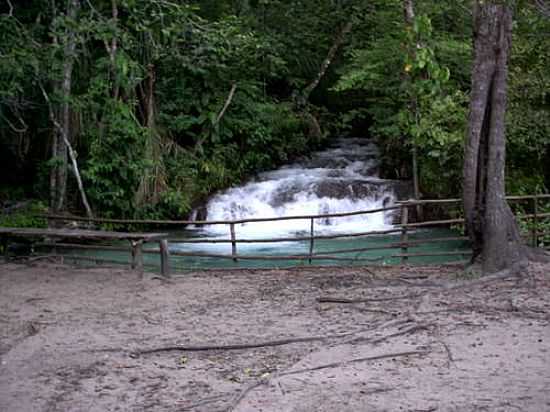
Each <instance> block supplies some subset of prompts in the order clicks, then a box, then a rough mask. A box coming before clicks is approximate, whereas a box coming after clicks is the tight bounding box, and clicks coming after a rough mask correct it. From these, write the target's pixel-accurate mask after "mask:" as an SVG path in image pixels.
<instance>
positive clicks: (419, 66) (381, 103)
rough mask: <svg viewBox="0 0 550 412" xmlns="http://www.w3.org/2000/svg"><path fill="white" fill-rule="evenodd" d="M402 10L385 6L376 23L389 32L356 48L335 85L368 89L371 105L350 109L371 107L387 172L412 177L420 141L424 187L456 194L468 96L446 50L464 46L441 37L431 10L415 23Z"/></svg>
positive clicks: (359, 113)
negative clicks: (412, 156) (412, 161)
mask: <svg viewBox="0 0 550 412" xmlns="http://www.w3.org/2000/svg"><path fill="white" fill-rule="evenodd" d="M399 11H400V10H399V9H398V8H389V7H388V6H386V8H384V7H382V8H381V9H380V11H379V12H378V15H379V16H380V19H381V22H379V23H378V24H379V27H378V28H377V29H376V30H379V31H381V32H382V36H381V37H376V38H372V39H367V40H366V42H365V43H364V45H363V47H361V48H357V49H353V50H352V51H350V60H351V64H350V65H349V68H347V70H345V71H344V73H343V75H342V77H341V78H340V80H339V82H338V83H337V85H336V87H335V90H336V91H339V92H342V93H345V92H349V91H354V90H357V89H360V90H362V91H363V92H364V94H365V101H366V102H367V103H368V106H366V107H365V108H364V109H362V110H358V109H354V110H352V112H350V114H349V115H348V116H350V117H351V119H352V120H356V119H357V116H365V114H368V115H370V119H371V127H370V131H371V133H372V134H373V135H374V136H376V137H377V138H378V140H379V142H380V144H381V146H382V152H383V161H384V169H385V171H386V175H389V176H392V177H401V178H403V177H405V178H406V177H410V173H411V172H410V170H409V167H410V166H409V165H410V150H411V148H412V147H413V146H415V147H416V149H417V151H418V155H419V163H420V183H421V187H422V191H423V192H424V193H425V194H427V195H428V196H430V195H436V196H443V197H444V196H446V195H449V194H456V191H457V190H459V189H460V180H461V162H462V152H463V149H462V144H463V139H464V133H465V125H466V122H465V119H466V108H467V97H466V94H465V93H464V92H463V91H462V90H460V89H457V88H456V80H453V76H452V73H451V71H450V69H449V67H448V66H447V65H446V64H442V63H441V61H440V59H439V58H438V50H439V49H440V48H447V49H450V48H452V47H455V48H456V43H457V41H456V40H452V41H451V40H449V39H439V38H436V37H435V36H434V31H433V27H432V20H431V17H429V16H428V15H426V14H419V15H418V16H417V17H416V18H415V20H414V22H413V24H412V26H411V27H408V26H407V25H406V24H405V22H404V21H403V17H402V15H401V14H400V13H399ZM392 23H393V24H392ZM388 26H391V27H392V28H393V29H391V30H390V29H388V28H387V27H388ZM396 50H400V51H401V53H396V52H395V51H396ZM453 58H456V57H453ZM445 63H447V62H445ZM442 176H443V177H444V179H442V178H441V177H442Z"/></svg>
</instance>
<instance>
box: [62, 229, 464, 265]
mask: <svg viewBox="0 0 550 412" xmlns="http://www.w3.org/2000/svg"><path fill="white" fill-rule="evenodd" d="M196 235H197V233H196V232H191V231H179V232H172V233H171V237H172V238H173V239H176V238H177V239H182V238H186V237H192V238H194V239H196V238H197V236H196ZM458 236H460V234H459V233H458V232H456V231H453V230H450V229H429V230H418V231H415V232H410V233H409V239H408V240H409V242H415V241H422V240H428V241H429V240H434V239H435V240H436V241H432V242H431V243H426V244H419V245H414V246H411V247H409V248H408V250H407V251H406V252H407V253H412V254H415V253H416V254H429V253H435V254H436V256H410V257H408V259H407V261H406V263H408V264H413V265H420V264H424V265H425V264H440V263H450V262H458V261H464V260H466V259H468V257H469V249H468V245H467V242H466V241H464V240H446V239H447V238H450V237H458ZM400 238H401V236H400V234H399V233H397V234H392V235H377V236H370V237H361V238H345V239H323V240H315V243H314V248H313V252H314V253H317V254H323V255H333V256H336V257H338V260H331V259H313V260H312V261H311V263H310V262H309V259H308V258H302V259H283V260H248V259H239V260H238V261H237V262H234V261H233V260H232V259H221V258H216V257H194V256H176V255H172V256H171V257H170V263H171V267H172V268H173V270H174V271H188V270H198V269H215V268H284V267H293V266H309V265H322V266H330V265H332V266H338V265H342V266H343V265H346V266H348V265H395V264H400V263H402V258H401V257H396V256H394V255H396V254H401V253H402V250H401V248H399V247H393V248H389V247H390V246H391V245H392V244H395V243H398V242H399V241H400ZM169 244H170V246H169V248H170V250H171V251H172V252H175V251H179V252H199V253H208V254H225V255H231V244H228V243H223V244H187V243H175V242H172V241H170V243H169ZM126 245H127V244H121V246H126ZM372 247H388V248H387V249H381V250H368V251H351V252H347V253H339V254H335V253H333V252H334V251H336V250H348V249H361V248H372ZM309 248H310V242H309V241H296V242H283V243H262V244H243V243H238V244H237V253H238V254H239V255H243V256H244V257H246V256H262V257H267V256H272V257H282V256H287V255H308V254H309ZM148 249H149V250H151V249H158V245H157V244H154V243H152V244H147V245H145V250H148ZM64 253H65V254H66V255H71V254H73V255H80V256H88V257H90V258H94V257H96V258H101V259H109V260H113V261H117V262H120V263H121V264H128V262H129V253H127V252H122V251H108V250H106V251H97V250H80V249H79V250H70V249H69V250H66V251H64ZM444 253H450V254H449V255H445V254H444ZM88 263H89V262H88ZM144 264H145V265H146V267H147V268H148V269H152V270H156V271H158V270H159V268H160V257H159V255H158V254H150V253H145V254H144Z"/></svg>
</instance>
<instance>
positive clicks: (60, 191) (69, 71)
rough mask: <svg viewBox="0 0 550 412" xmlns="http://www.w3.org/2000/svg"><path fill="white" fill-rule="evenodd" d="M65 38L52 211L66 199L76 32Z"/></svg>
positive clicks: (71, 6)
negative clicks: (54, 194)
mask: <svg viewBox="0 0 550 412" xmlns="http://www.w3.org/2000/svg"><path fill="white" fill-rule="evenodd" d="M67 8H68V9H67V17H68V18H69V19H71V20H73V21H74V20H76V17H77V14H78V10H79V8H80V2H79V0H70V1H69V2H68V3H67ZM66 36H67V38H66V39H65V46H64V48H63V59H64V61H63V79H62V83H61V97H62V100H63V102H62V105H61V116H60V117H61V128H60V130H58V132H59V135H58V137H57V142H56V143H57V144H55V145H54V146H55V147H56V148H57V153H53V155H54V156H55V158H56V159H57V162H60V164H58V165H57V173H56V188H57V190H56V195H57V198H56V199H55V201H54V202H53V203H54V211H55V212H58V211H60V210H61V209H63V207H64V205H65V199H66V197H67V196H66V191H67V169H68V157H67V155H68V153H67V151H68V146H67V144H66V142H68V141H70V140H71V107H70V101H69V100H70V96H71V87H72V75H73V66H74V55H75V50H76V33H75V32H74V31H73V30H71V29H68V30H67V32H66Z"/></svg>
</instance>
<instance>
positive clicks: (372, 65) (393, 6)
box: [0, 0, 550, 218]
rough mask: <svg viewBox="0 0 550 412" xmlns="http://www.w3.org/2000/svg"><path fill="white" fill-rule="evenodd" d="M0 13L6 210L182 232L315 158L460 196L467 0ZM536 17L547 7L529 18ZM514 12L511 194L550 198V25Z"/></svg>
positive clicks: (468, 68)
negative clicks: (331, 157)
mask: <svg viewBox="0 0 550 412" xmlns="http://www.w3.org/2000/svg"><path fill="white" fill-rule="evenodd" d="M4 3H5V4H3V5H2V6H0V7H2V9H1V10H0V13H1V14H0V36H1V37H0V168H1V170H0V173H1V178H0V182H1V183H0V202H1V203H9V202H13V201H18V200H22V199H33V200H34V203H33V208H35V209H42V208H49V209H50V210H51V211H53V212H60V211H65V210H70V211H73V212H75V213H80V214H81V213H84V212H86V211H87V213H88V214H92V213H93V214H94V215H96V216H102V217H128V218H137V217H150V218H182V217H185V216H186V215H187V214H188V213H189V211H190V210H191V209H192V208H193V207H194V206H196V205H198V204H200V203H201V202H203V201H204V200H205V199H206V198H207V197H208V196H209V195H210V194H212V193H213V192H215V191H217V190H220V189H223V188H226V187H229V186H231V185H234V184H237V183H239V182H241V181H243V180H244V179H246V178H248V177H250V176H253V175H254V174H256V173H258V172H260V171H262V170H266V169H269V168H273V167H276V166H278V165H280V164H282V163H285V162H288V161H290V160H292V159H293V158H296V157H297V156H300V155H307V153H308V152H310V151H312V150H314V149H316V148H319V147H321V146H322V145H323V144H325V143H326V142H327V141H328V140H329V139H330V138H331V137H332V136H344V135H353V136H365V137H367V136H368V137H372V138H375V139H376V140H377V141H378V143H379V145H380V147H381V149H382V161H383V167H382V174H383V176H384V177H387V178H394V179H413V178H414V177H416V179H415V180H417V182H418V184H417V186H418V190H419V192H420V193H421V194H422V195H423V196H425V197H456V196H457V194H459V193H461V191H462V177H463V174H462V165H463V156H464V141H465V136H466V134H467V127H468V105H469V96H470V87H471V86H470V85H471V72H472V59H473V50H472V45H473V41H472V39H473V34H472V32H473V16H472V8H471V2H470V1H466V0H416V1H414V2H413V1H410V0H409V1H407V0H370V1H364V0H304V1H294V0H203V1H197V2H192V1H182V0H171V1H167V0H63V1H60V0H11V1H6V2H4ZM537 6H538V7H537ZM541 7H544V5H541V4H540V2H537V1H534V2H518V3H517V4H516V5H515V7H514V21H513V41H512V43H511V44H512V49H511V53H510V62H509V74H508V109H507V114H506V116H507V117H506V126H507V129H506V139H507V165H506V168H507V169H506V191H507V192H508V193H509V194H523V193H530V194H531V193H541V192H545V191H546V190H547V188H548V187H550V152H549V150H550V70H549V69H548V67H550V42H549V41H548V39H549V36H550V18H548V17H546V16H545V13H544V12H545V11H546V12H547V13H548V14H550V12H548V10H546V9H542V10H541Z"/></svg>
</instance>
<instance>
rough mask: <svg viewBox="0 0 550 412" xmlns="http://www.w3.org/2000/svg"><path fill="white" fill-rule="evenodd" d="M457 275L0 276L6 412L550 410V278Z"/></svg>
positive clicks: (16, 271)
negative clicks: (471, 280) (480, 279)
mask: <svg viewBox="0 0 550 412" xmlns="http://www.w3.org/2000/svg"><path fill="white" fill-rule="evenodd" d="M464 276H465V273H464V271H463V269H460V268H459V267H456V266H455V267H452V266H447V267H446V266H438V267H393V268H369V269H366V268H345V269H343V268H342V269H339V268H334V267H332V268H315V269H300V270H265V271H254V272H253V271H235V272H231V271H223V272H215V271H214V272H208V273H205V272H202V273H201V272H195V273H192V274H189V275H185V277H177V278H174V279H172V280H169V281H166V280H162V279H159V278H157V277H155V276H153V275H150V276H148V277H146V279H145V280H139V279H138V276H137V275H136V274H135V273H132V272H130V271H127V270H123V269H119V268H116V269H111V268H78V269H77V268H72V267H68V266H62V265H54V264H45V263H39V262H36V263H35V264H34V265H32V266H28V265H20V264H3V265H0V283H1V284H2V288H1V290H0V327H1V334H0V357H1V365H0V393H1V394H2V396H0V411H14V410H17V411H23V412H24V411H67V410H86V411H105V410H121V411H124V410H132V411H141V410H155V411H176V410H178V411H181V410H195V411H209V412H210V411H225V410H239V411H257V410H262V411H313V410H315V411H334V410H339V411H357V410H372V411H381V410H391V411H393V410H408V411H411V410H423V411H427V410H429V411H454V410H461V411H462V410H502V411H508V410H522V411H541V410H547V409H550V266H540V265H532V266H531V267H530V269H529V276H527V277H526V278H525V279H524V280H517V279H501V280H493V281H490V282H486V283H482V284H479V283H478V284H476V285H475V287H473V286H472V287H470V286H468V285H469V284H467V283H464V282H465V280H464ZM457 278H458V280H457ZM450 285H455V286H458V285H459V286H458V287H456V288H450V287H449V286H450ZM320 300H321V301H320ZM350 301H351V302H350ZM176 344H182V345H186V346H192V347H188V349H187V350H185V351H177V350H165V349H167V347H169V346H174V345H176ZM224 345H240V347H239V348H234V347H233V348H232V347H227V346H224ZM204 346H214V347H216V349H215V350H214V349H211V350H207V349H208V347H204ZM251 346H257V347H251ZM148 350H155V352H154V353H141V354H138V352H140V351H141V352H143V351H148Z"/></svg>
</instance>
